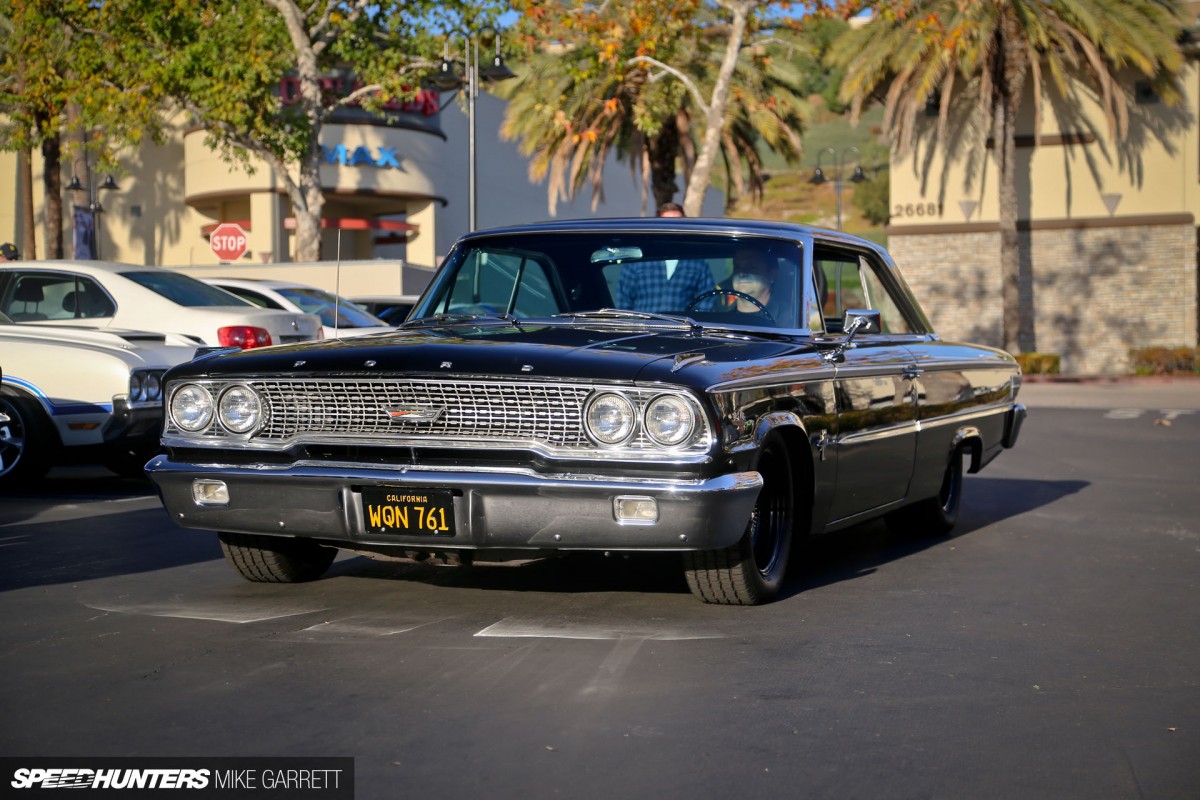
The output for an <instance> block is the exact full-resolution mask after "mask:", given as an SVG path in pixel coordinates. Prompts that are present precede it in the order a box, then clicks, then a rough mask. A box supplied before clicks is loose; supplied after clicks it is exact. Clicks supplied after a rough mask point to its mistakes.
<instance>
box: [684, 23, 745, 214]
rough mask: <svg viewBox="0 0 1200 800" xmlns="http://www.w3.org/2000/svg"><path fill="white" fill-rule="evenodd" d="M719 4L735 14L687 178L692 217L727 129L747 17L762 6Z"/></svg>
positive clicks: (687, 210) (698, 209)
mask: <svg viewBox="0 0 1200 800" xmlns="http://www.w3.org/2000/svg"><path fill="white" fill-rule="evenodd" d="M718 4H719V5H721V6H722V7H724V8H727V9H729V11H731V12H732V13H733V23H732V24H731V25H730V26H729V41H728V42H727V43H726V45H725V55H724V56H723V57H722V58H721V69H720V71H719V72H718V73H717V82H716V85H715V86H714V87H713V93H712V99H711V100H710V101H709V106H708V110H707V113H706V114H705V119H704V143H703V144H702V145H701V147H700V154H699V155H698V156H697V157H696V165H695V166H694V167H693V168H692V172H691V175H690V176H689V178H688V186H687V193H686V194H685V195H684V199H683V210H684V213H686V214H687V215H688V216H689V217H697V216H700V212H701V211H702V210H703V208H704V195H705V193H706V192H707V191H708V186H709V184H710V183H711V182H712V170H713V165H714V164H715V163H716V160H717V155H718V154H719V153H720V151H721V136H722V133H723V131H724V128H725V112H726V109H728V107H729V87H730V84H731V83H732V82H733V71H734V68H735V67H736V66H737V60H738V53H739V52H741V49H742V40H743V38H745V35H746V19H747V18H748V17H749V15H750V11H751V10H752V9H754V8H755V7H757V6H758V5H759V2H758V0H736V1H735V0H718Z"/></svg>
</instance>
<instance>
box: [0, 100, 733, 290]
mask: <svg viewBox="0 0 1200 800" xmlns="http://www.w3.org/2000/svg"><path fill="white" fill-rule="evenodd" d="M281 91H282V93H283V95H284V96H286V93H287V87H286V86H283V87H281ZM439 107H440V110H439ZM504 109H505V103H504V102H503V101H502V100H500V99H498V98H496V97H494V96H492V95H489V94H486V93H481V94H480V96H479V97H478V99H477V101H476V112H475V122H476V138H477V144H476V151H477V152H476V163H477V174H476V177H477V191H476V195H477V198H476V210H477V227H479V228H489V227H495V226H498V225H506V224H512V223H522V222H534V221H539V220H543V219H546V218H548V217H549V216H550V214H549V212H548V204H547V197H546V184H545V183H544V182H543V183H539V184H534V183H531V182H530V180H529V177H528V163H529V162H528V160H527V159H526V158H525V157H523V156H522V155H521V154H520V153H519V152H518V149H517V144H516V143H515V142H506V141H503V140H502V139H501V138H500V134H499V130H500V124H501V121H502V119H503V115H504ZM468 121H469V120H468V116H467V114H466V112H465V111H464V110H463V108H462V104H461V102H459V100H458V99H456V98H453V97H451V96H450V95H449V94H445V95H441V96H440V97H439V96H438V95H437V94H435V93H432V92H426V93H423V94H422V96H421V97H419V98H418V99H417V100H416V101H414V102H412V103H409V104H407V105H406V106H405V107H403V108H396V109H392V110H391V112H390V113H389V120H384V119H381V118H379V117H372V116H371V115H367V114H365V113H363V112H350V113H349V114H344V115H342V116H340V117H339V118H338V119H336V120H335V122H334V123H333V124H329V125H326V126H325V128H324V130H323V132H322V134H321V139H320V146H321V148H322V154H323V158H324V161H323V163H322V166H321V183H322V187H323V190H324V194H325V200H326V204H325V208H324V212H323V217H324V219H325V226H326V227H325V231H324V234H323V241H322V258H323V259H327V260H332V259H334V258H336V257H338V255H339V252H340V257H341V259H343V260H365V259H389V260H403V261H404V262H405V264H406V265H412V266H414V267H415V268H416V270H415V272H413V273H412V274H414V275H415V276H416V278H417V280H415V281H414V283H413V285H411V286H409V285H406V286H405V287H404V289H405V291H418V290H420V288H421V287H422V286H423V280H427V279H428V275H429V272H430V271H431V270H432V268H433V267H434V266H435V265H436V264H437V263H438V262H439V261H440V259H441V257H442V256H443V255H445V253H446V251H447V250H448V249H449V248H450V246H451V244H453V242H454V240H455V239H456V238H457V237H458V236H460V235H461V234H463V233H465V232H466V231H467V227H468V197H469V192H468V152H469V148H468V131H469V125H468ZM120 163H121V168H122V169H121V173H120V174H118V175H115V176H114V178H115V180H116V183H117V185H118V187H119V188H118V189H116V190H103V189H97V190H95V191H94V192H93V193H94V195H95V197H96V199H97V200H98V202H99V204H100V206H101V207H102V208H103V211H102V212H101V213H100V214H99V215H98V216H97V217H96V220H97V221H96V225H95V231H96V249H97V250H98V254H99V257H101V258H104V259H106V260H113V261H124V262H129V263H135V264H154V265H161V266H202V265H216V264H219V263H220V262H219V260H218V259H217V258H216V256H214V255H213V253H212V251H211V249H210V246H209V239H208V235H209V233H210V232H211V231H212V229H213V228H214V227H215V226H216V225H217V224H218V223H221V222H237V223H239V224H240V225H241V226H242V227H243V228H244V229H246V230H247V231H248V233H249V237H248V239H249V247H248V251H247V253H246V255H245V256H244V257H243V258H242V259H241V260H239V262H238V265H243V266H249V265H254V264H262V263H268V262H270V263H277V262H288V261H291V260H292V258H293V253H294V245H293V239H294V233H293V231H294V227H293V223H292V221H291V219H290V216H291V214H290V203H289V201H288V197H287V194H286V192H285V191H284V189H283V186H282V183H281V181H280V180H279V177H278V176H277V175H276V174H275V173H274V171H273V170H272V169H271V168H270V167H269V166H267V165H266V164H265V163H264V162H261V161H256V160H251V169H250V170H247V169H244V168H242V167H240V166H237V165H235V164H230V163H227V162H226V161H224V160H223V159H222V158H221V157H220V155H219V154H218V153H217V152H216V151H214V150H213V149H211V148H210V147H208V146H207V145H206V144H205V134H204V130H203V129H201V128H196V127H187V126H186V125H185V124H184V123H183V121H182V120H181V121H180V122H179V124H176V125H174V126H173V127H172V131H171V136H170V137H169V139H168V141H167V142H166V143H165V144H162V145H156V144H153V143H149V142H148V143H146V144H144V145H143V146H141V147H140V148H138V149H137V150H136V152H130V153H126V154H124V155H123V157H122V158H121V161H120ZM73 176H78V177H79V178H80V180H81V182H83V183H89V181H90V182H91V183H92V184H93V185H94V186H99V185H100V183H101V182H102V181H103V180H104V178H105V177H106V176H105V175H97V174H90V175H89V174H88V170H87V168H86V165H85V164H84V163H83V162H81V161H77V162H76V163H74V164H72V163H65V164H64V165H63V186H64V187H66V186H68V184H69V182H70V180H71V178H72V177H73ZM18 180H19V178H18V171H17V157H16V154H14V153H3V152H0V241H13V242H18V243H20V241H21V236H20V232H21V230H22V222H23V220H22V219H21V216H20V210H19V209H20V205H19V203H18V197H19V191H20V189H21V187H20V186H19V185H18ZM42 186H43V184H42V162H41V157H40V154H36V153H35V155H34V163H33V196H34V217H35V229H36V236H37V241H38V246H39V254H40V255H41V256H42V257H44V254H45V250H44V229H43V209H44V197H43V188H42ZM604 200H605V201H604V203H603V204H601V205H599V206H598V207H597V208H596V209H594V210H593V209H592V207H591V192H590V190H585V191H583V192H581V193H580V194H579V195H578V196H577V197H576V198H575V199H574V200H573V201H572V202H560V203H559V205H558V209H557V214H556V216H557V217H559V218H572V217H590V216H605V217H614V216H640V215H642V214H644V213H652V212H653V208H648V209H647V208H645V207H644V201H643V194H642V189H641V186H640V185H639V184H638V182H637V181H635V180H634V179H633V177H632V176H631V174H630V170H629V168H628V166H627V165H623V164H617V163H611V164H609V165H608V169H607V170H606V172H605V192H604ZM89 201H90V196H89V193H88V192H87V191H74V192H73V191H69V190H67V191H64V208H63V215H64V220H63V232H64V242H65V250H66V256H67V257H68V258H72V257H75V256H76V251H75V250H76V249H75V247H74V244H75V236H74V233H75V228H74V221H73V207H74V206H82V207H85V208H86V207H87V206H88V205H89ZM648 202H650V203H652V202H653V201H652V200H650V201H648ZM721 208H722V201H721V196H720V193H719V192H716V191H711V192H710V194H709V197H708V199H707V201H706V203H705V211H706V213H710V214H714V215H717V214H720V213H721ZM339 233H340V235H339ZM339 239H340V251H339ZM231 266H233V265H231ZM409 274H410V272H409V271H407V270H406V272H405V275H406V281H407V278H408V276H409ZM330 288H332V287H330ZM376 291H381V292H394V291H396V287H394V286H387V287H379V289H377V290H376Z"/></svg>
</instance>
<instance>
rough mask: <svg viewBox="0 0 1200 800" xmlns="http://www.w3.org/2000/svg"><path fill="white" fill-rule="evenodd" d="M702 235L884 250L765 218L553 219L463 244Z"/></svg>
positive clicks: (481, 234)
mask: <svg viewBox="0 0 1200 800" xmlns="http://www.w3.org/2000/svg"><path fill="white" fill-rule="evenodd" d="M664 231H670V232H673V233H701V234H713V235H726V236H774V237H781V238H785V239H808V238H813V237H815V238H819V239H824V240H826V241H837V242H842V243H844V244H850V245H855V246H858V247H862V248H867V249H870V250H875V251H877V252H883V248H882V247H880V246H879V245H877V244H876V243H874V242H872V241H870V240H869V239H863V238H862V237H859V236H853V235H851V234H848V233H844V232H842V231H835V230H831V229H829V228H819V227H817V226H815V225H800V224H797V223H792V222H777V221H774V220H761V219H737V218H732V217H608V218H604V217H601V218H593V219H565V220H550V221H546V222H536V223H531V224H522V225H507V226H503V227H498V228H486V229H484V230H479V231H474V232H472V233H468V234H464V235H463V236H462V237H461V238H460V239H459V241H461V242H469V241H471V240H473V239H479V238H487V237H489V236H504V235H509V234H537V233H605V232H611V233H623V232H635V233H654V232H664Z"/></svg>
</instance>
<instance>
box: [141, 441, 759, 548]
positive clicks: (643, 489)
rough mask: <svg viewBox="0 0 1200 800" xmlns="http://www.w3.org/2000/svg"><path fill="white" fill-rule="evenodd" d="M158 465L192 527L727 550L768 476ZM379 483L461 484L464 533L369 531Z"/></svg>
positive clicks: (400, 541) (377, 540)
mask: <svg viewBox="0 0 1200 800" xmlns="http://www.w3.org/2000/svg"><path fill="white" fill-rule="evenodd" d="M146 472H147V474H148V475H149V476H150V478H151V479H152V480H153V481H154V483H155V485H156V486H157V488H158V492H159V494H160V496H161V497H162V500H163V504H164V505H165V506H166V508H167V510H168V511H169V512H170V514H171V516H172V518H174V520H175V521H176V522H177V523H178V524H180V525H182V526H183V527H185V528H204V529H209V530H219V531H232V532H239V533H257V534H270V535H276V536H296V537H306V538H312V539H318V540H321V541H324V542H328V543H331V544H336V545H339V546H342V547H347V548H355V547H362V548H364V549H370V548H373V547H374V548H380V547H384V548H386V547H388V546H396V547H399V548H407V549H411V548H420V549H428V548H436V549H469V550H488V549H495V550H715V549H720V548H723V547H727V546H729V545H731V544H734V543H735V542H737V541H738V540H739V539H740V538H741V536H742V533H743V532H744V531H745V528H746V522H747V520H748V519H749V517H750V512H751V510H752V509H753V507H754V503H755V501H756V499H757V498H758V492H759V489H760V488H761V487H762V477H761V476H760V475H759V474H758V473H757V472H738V473H731V474H728V475H721V476H718V477H715V478H711V479H707V480H696V481H668V480H661V481H655V480H622V479H617V478H606V477H599V476H570V477H561V476H560V477H545V476H542V475H538V474H537V473H534V472H530V471H515V470H514V471H486V472H485V471H478V472H476V471H471V470H427V469H416V468H408V469H403V470H396V469H371V468H362V467H357V466H352V465H347V466H331V465H327V464H320V465H293V466H289V467H285V468H266V467H261V466H260V467H232V466H220V465H212V466H210V465H196V464H190V463H189V464H180V463H174V462H172V461H171V460H170V459H169V457H168V456H166V455H160V456H157V457H155V458H154V459H152V460H151V461H150V462H149V463H148V464H147V465H146ZM197 480H219V481H223V482H224V483H225V484H226V486H227V487H228V494H229V502H228V503H227V504H225V505H201V504H199V503H197V502H196V501H195V500H194V499H193V493H192V486H193V483H194V481H197ZM367 487H383V488H400V489H437V488H440V489H449V490H450V491H451V492H453V494H454V517H455V520H456V528H457V529H456V530H455V532H454V535H453V536H445V537H442V536H439V537H427V536H400V535H391V534H387V535H383V534H380V533H378V532H376V531H370V530H368V528H367V525H366V522H365V519H364V514H363V503H362V490H363V489H364V488H367ZM628 495H634V496H638V497H651V498H654V499H655V501H656V502H657V504H658V520H657V522H655V523H654V524H631V523H628V522H618V521H617V519H616V517H615V513H614V509H613V500H614V498H616V497H618V496H628Z"/></svg>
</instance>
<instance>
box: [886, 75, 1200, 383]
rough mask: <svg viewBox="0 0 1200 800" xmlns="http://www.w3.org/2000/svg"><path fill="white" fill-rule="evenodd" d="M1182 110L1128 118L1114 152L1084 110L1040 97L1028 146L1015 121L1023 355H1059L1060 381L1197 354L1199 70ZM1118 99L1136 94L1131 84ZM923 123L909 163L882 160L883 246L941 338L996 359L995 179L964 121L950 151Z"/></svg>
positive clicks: (1027, 117) (1160, 107) (1161, 107)
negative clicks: (1174, 352) (974, 346)
mask: <svg viewBox="0 0 1200 800" xmlns="http://www.w3.org/2000/svg"><path fill="white" fill-rule="evenodd" d="M1183 85H1184V91H1185V97H1184V101H1183V103H1182V104H1180V105H1179V106H1175V107H1169V106H1167V105H1166V104H1165V103H1162V102H1156V101H1155V100H1154V98H1153V97H1149V98H1147V97H1146V95H1145V94H1144V93H1141V94H1140V95H1139V96H1141V97H1143V99H1148V100H1149V102H1141V103H1138V104H1137V105H1136V106H1135V108H1134V111H1133V112H1132V114H1131V117H1130V124H1129V131H1128V135H1127V136H1125V137H1124V138H1118V139H1115V140H1114V138H1113V137H1112V136H1110V133H1109V129H1108V126H1107V123H1106V121H1105V120H1104V119H1103V116H1102V115H1101V114H1100V111H1099V107H1098V104H1097V103H1096V100H1095V98H1094V97H1092V96H1089V95H1088V94H1087V93H1086V92H1084V91H1083V90H1082V89H1078V88H1076V90H1075V91H1076V92H1077V94H1076V95H1075V96H1074V97H1072V98H1066V99H1064V98H1062V97H1056V96H1054V95H1053V93H1048V98H1047V101H1046V103H1045V105H1044V106H1043V108H1042V124H1041V142H1040V143H1035V142H1034V140H1033V132H1034V120H1035V114H1034V105H1033V100H1032V98H1031V97H1029V96H1028V94H1027V96H1026V101H1025V105H1024V107H1023V108H1022V112H1021V116H1020V119H1019V122H1018V128H1017V130H1018V148H1017V163H1018V166H1017V175H1018V183H1017V193H1018V202H1019V207H1018V227H1019V228H1020V229H1021V230H1022V236H1021V260H1022V273H1023V275H1022V298H1023V299H1022V302H1023V306H1024V308H1025V310H1027V311H1029V312H1031V316H1030V318H1031V319H1032V321H1033V329H1032V330H1028V331H1024V332H1023V334H1022V349H1023V350H1027V351H1039V352H1046V353H1057V354H1059V355H1061V356H1062V367H1063V371H1064V372H1068V373H1074V374H1104V373H1119V372H1124V371H1126V370H1127V368H1128V364H1129V351H1130V349H1132V348H1140V347H1148V346H1158V345H1166V346H1178V345H1195V344H1196V341H1197V314H1196V309H1197V279H1196V275H1197V259H1196V242H1197V237H1196V219H1197V217H1198V216H1200V163H1198V161H1200V133H1198V132H1200V121H1198V113H1200V71H1198V70H1197V68H1196V65H1195V64H1194V63H1193V64H1191V65H1190V66H1189V67H1188V69H1187V71H1186V74H1185V76H1184V81H1183ZM1127 88H1128V89H1129V91H1131V92H1135V93H1140V92H1141V89H1142V88H1143V87H1140V86H1139V85H1138V84H1137V82H1136V81H1134V80H1132V79H1131V80H1130V82H1129V85H1128V87H1127ZM935 121H936V120H934V119H932V118H930V119H927V120H926V121H925V124H924V127H923V130H922V136H921V137H920V142H919V145H918V147H917V148H915V149H914V151H913V152H912V153H909V154H907V155H904V156H901V155H899V154H896V153H893V158H892V165H891V168H892V171H891V211H892V217H891V224H890V225H889V227H888V231H887V232H888V245H889V249H890V250H891V252H892V254H893V256H894V257H895V259H896V262H897V264H898V265H899V266H900V268H901V270H902V271H903V272H904V274H905V276H906V277H907V278H908V280H909V281H910V283H912V284H913V286H914V287H915V289H916V291H917V292H918V295H919V296H920V297H921V298H922V300H923V302H924V303H925V305H926V307H927V311H928V312H929V316H930V318H931V320H932V322H933V324H934V326H935V327H936V328H937V329H938V331H939V333H941V334H942V336H943V337H944V338H948V339H965V340H971V341H978V342H982V343H986V344H992V345H999V344H1000V343H1001V340H1002V336H1001V300H1000V297H1001V291H1000V273H999V270H1000V266H999V258H1000V253H999V248H1000V238H999V233H998V227H999V202H998V187H997V174H996V167H995V164H994V162H993V161H992V157H991V150H990V148H986V147H985V146H984V145H983V144H982V143H981V140H980V138H979V136H978V134H977V133H976V132H974V130H973V128H972V127H971V126H970V125H969V124H967V122H966V120H956V121H955V122H954V123H953V124H952V125H951V131H952V133H951V135H950V137H949V141H947V142H943V143H941V144H940V145H939V144H938V143H936V142H935V141H934V135H933V134H934V123H935Z"/></svg>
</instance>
